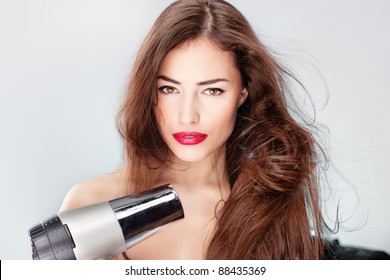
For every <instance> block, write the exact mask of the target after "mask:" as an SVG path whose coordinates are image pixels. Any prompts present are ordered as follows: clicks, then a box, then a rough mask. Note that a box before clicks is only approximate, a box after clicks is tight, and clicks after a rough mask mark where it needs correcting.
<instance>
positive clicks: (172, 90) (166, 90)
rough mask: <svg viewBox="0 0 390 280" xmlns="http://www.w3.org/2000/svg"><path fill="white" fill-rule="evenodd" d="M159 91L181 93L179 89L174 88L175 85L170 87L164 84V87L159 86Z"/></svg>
mask: <svg viewBox="0 0 390 280" xmlns="http://www.w3.org/2000/svg"><path fill="white" fill-rule="evenodd" d="M158 92H160V93H162V94H173V93H179V91H178V90H177V89H176V88H174V87H170V86H162V87H159V88H158Z"/></svg>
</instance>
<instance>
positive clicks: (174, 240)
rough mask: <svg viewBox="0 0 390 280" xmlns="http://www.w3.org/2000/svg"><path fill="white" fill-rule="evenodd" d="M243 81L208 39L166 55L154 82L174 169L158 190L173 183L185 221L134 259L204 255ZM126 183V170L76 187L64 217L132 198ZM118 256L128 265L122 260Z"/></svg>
mask: <svg viewBox="0 0 390 280" xmlns="http://www.w3.org/2000/svg"><path fill="white" fill-rule="evenodd" d="M241 80H242V79H241V76H240V72H239V71H238V69H237V67H236V63H235V59H234V56H233V54H231V53H230V52H226V51H223V50H221V49H220V48H218V47H217V46H216V45H215V44H213V43H212V42H211V41H209V40H208V39H205V38H202V39H199V40H196V41H191V42H187V43H184V44H182V45H180V46H178V47H176V48H175V49H173V50H172V51H170V52H169V53H168V54H167V55H166V56H165V58H164V60H163V61H162V63H161V65H160V69H159V72H158V79H157V81H156V85H157V93H156V94H157V105H156V106H155V108H154V113H155V117H156V121H157V124H158V127H159V130H160V134H161V136H162V138H163V139H164V141H165V143H166V144H167V145H168V147H169V149H170V151H171V154H170V159H171V161H172V162H173V164H172V165H171V166H170V167H166V168H162V169H161V170H160V174H161V175H160V178H159V180H158V184H157V185H159V184H164V183H171V184H172V186H173V187H174V188H175V190H176V191H177V192H178V194H179V197H180V199H181V202H182V205H183V208H184V212H185V218H184V219H182V220H180V221H177V222H175V223H173V224H172V225H170V226H169V227H167V228H165V229H164V230H161V231H159V232H158V233H156V234H154V235H152V236H151V237H149V238H147V239H145V240H144V241H142V242H140V243H138V244H137V245H135V246H133V247H131V248H129V249H128V250H127V251H126V255H127V256H128V258H130V259H204V258H205V257H206V252H207V248H208V244H209V242H210V240H211V237H212V234H213V231H214V229H215V226H216V219H215V213H216V211H217V210H218V209H219V208H220V207H221V206H223V203H221V201H222V200H226V199H227V197H228V196H229V193H230V186H229V182H228V176H227V171H226V170H225V156H226V152H225V150H226V147H225V143H226V140H227V139H228V137H229V136H230V134H231V133H232V131H233V128H234V124H235V120H236V112H237V109H238V107H239V106H240V105H241V104H242V103H243V102H244V101H245V99H246V98H247V95H248V93H247V91H246V89H245V88H244V87H243V85H242V82H241ZM177 132H200V133H202V134H206V135H207V137H206V139H205V140H204V141H202V142H201V143H198V144H195V145H183V144H181V143H179V142H178V141H177V140H176V139H175V138H174V137H173V134H174V133H177ZM130 168H131V167H130ZM125 177H126V176H125V170H124V169H121V170H119V171H117V172H114V173H111V174H107V175H104V176H101V177H98V178H94V179H91V180H88V181H85V182H82V183H80V184H78V185H76V186H74V187H73V188H72V189H71V190H70V191H69V193H68V194H67V196H66V197H65V200H64V202H63V204H62V207H61V211H63V210H67V209H72V208H77V207H81V206H85V205H88V204H93V203H98V202H103V201H107V200H111V199H114V198H117V197H120V196H124V195H126V194H127V186H126V184H125ZM157 185H156V186H157ZM114 258H115V259H123V257H122V255H119V256H116V257H114Z"/></svg>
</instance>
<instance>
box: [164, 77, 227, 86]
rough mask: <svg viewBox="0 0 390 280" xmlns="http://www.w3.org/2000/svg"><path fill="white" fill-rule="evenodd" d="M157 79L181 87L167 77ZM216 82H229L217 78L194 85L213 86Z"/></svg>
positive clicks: (178, 83)
mask: <svg viewBox="0 0 390 280" xmlns="http://www.w3.org/2000/svg"><path fill="white" fill-rule="evenodd" d="M157 79H161V80H164V81H166V82H170V83H173V84H177V85H181V83H180V82H178V81H176V80H174V79H171V78H169V77H167V76H164V75H160V76H158V77H157ZM218 82H229V80H227V79H223V78H217V79H212V80H208V81H201V82H198V83H196V84H197V85H198V86H204V85H211V84H215V83H218Z"/></svg>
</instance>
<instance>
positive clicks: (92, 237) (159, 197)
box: [29, 185, 184, 260]
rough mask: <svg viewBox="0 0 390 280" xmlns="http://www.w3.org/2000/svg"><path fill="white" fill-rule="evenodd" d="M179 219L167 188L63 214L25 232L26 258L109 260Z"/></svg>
mask: <svg viewBox="0 0 390 280" xmlns="http://www.w3.org/2000/svg"><path fill="white" fill-rule="evenodd" d="M182 218H184V211H183V207H182V205H181V202H180V199H179V197H178V195H177V193H176V191H175V190H174V189H173V188H172V187H170V185H163V186H160V187H157V188H154V189H151V190H148V191H145V192H141V193H138V194H135V195H130V196H125V197H121V198H118V199H114V200H110V201H107V202H103V203H98V204H94V205H90V206H86V207H82V208H77V209H72V210H68V211H63V212H60V213H58V214H56V215H54V216H53V217H50V218H49V219H46V220H44V221H43V222H42V223H38V224H37V225H35V226H33V227H31V228H30V229H29V235H30V239H31V246H32V258H33V259H34V260H75V259H78V260H81V259H103V258H110V257H112V256H115V255H117V254H120V253H122V252H124V251H125V250H126V249H128V248H130V247H131V246H133V245H135V244H137V243H138V242H140V241H142V240H143V239H145V238H146V237H148V236H149V235H151V234H153V233H155V232H156V231H159V230H160V229H162V228H164V227H165V226H166V225H168V224H169V223H171V222H174V221H176V220H179V219H182Z"/></svg>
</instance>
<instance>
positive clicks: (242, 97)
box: [238, 88, 248, 107]
mask: <svg viewBox="0 0 390 280" xmlns="http://www.w3.org/2000/svg"><path fill="white" fill-rule="evenodd" d="M247 97H248V91H247V89H246V88H244V89H243V90H242V92H241V94H240V99H239V103H238V107H240V106H241V105H242V103H244V101H245V100H246V98H247Z"/></svg>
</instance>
